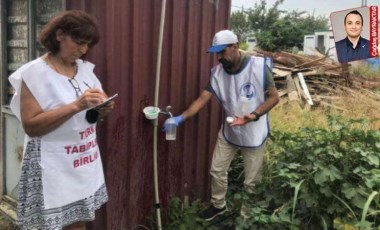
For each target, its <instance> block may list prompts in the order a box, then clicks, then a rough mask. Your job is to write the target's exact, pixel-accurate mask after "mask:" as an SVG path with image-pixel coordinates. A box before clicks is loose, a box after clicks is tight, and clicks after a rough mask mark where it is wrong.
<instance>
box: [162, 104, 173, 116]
mask: <svg viewBox="0 0 380 230" xmlns="http://www.w3.org/2000/svg"><path fill="white" fill-rule="evenodd" d="M171 109H172V106H171V105H168V106H166V108H165V112H163V111H160V113H162V114H166V115H168V116H169V117H173V114H172V113H171V112H170V110H171Z"/></svg>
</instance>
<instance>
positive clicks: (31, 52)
mask: <svg viewBox="0 0 380 230" xmlns="http://www.w3.org/2000/svg"><path fill="white" fill-rule="evenodd" d="M35 4H36V2H35V1H34V0H28V56H29V57H28V58H29V60H33V59H35V58H36V19H35V18H36V6H35Z"/></svg>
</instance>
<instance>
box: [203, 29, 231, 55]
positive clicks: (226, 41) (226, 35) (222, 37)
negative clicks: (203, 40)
mask: <svg viewBox="0 0 380 230" xmlns="http://www.w3.org/2000/svg"><path fill="white" fill-rule="evenodd" d="M235 43H238V38H237V36H236V34H234V33H233V32H232V31H230V30H222V31H219V32H218V33H216V34H215V36H214V39H213V41H212V46H211V47H210V48H208V52H210V53H219V52H221V51H222V50H224V49H225V48H226V47H227V46H228V45H230V44H235Z"/></svg>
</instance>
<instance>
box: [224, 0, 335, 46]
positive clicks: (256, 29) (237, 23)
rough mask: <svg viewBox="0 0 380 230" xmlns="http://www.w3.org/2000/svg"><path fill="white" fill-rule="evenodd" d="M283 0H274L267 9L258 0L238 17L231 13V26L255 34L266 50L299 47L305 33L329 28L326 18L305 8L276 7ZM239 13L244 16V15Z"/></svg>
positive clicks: (264, 4) (258, 42)
mask: <svg viewBox="0 0 380 230" xmlns="http://www.w3.org/2000/svg"><path fill="white" fill-rule="evenodd" d="M283 2H284V0H277V1H276V2H275V3H274V5H273V6H272V7H271V8H269V9H267V8H266V1H265V0H261V1H260V3H259V4H258V3H255V7H254V8H253V9H248V10H245V11H240V15H239V20H237V16H238V14H237V13H233V14H232V15H231V25H232V29H233V30H234V31H235V32H236V33H237V34H238V36H239V35H240V34H241V33H244V34H245V35H246V34H249V33H251V34H255V36H256V38H257V44H258V46H259V47H260V48H261V49H264V50H267V51H280V50H290V49H292V48H293V47H298V48H302V46H303V37H304V35H307V34H314V32H315V31H325V30H328V18H326V17H322V16H318V17H316V16H314V14H312V15H310V14H308V13H307V12H305V11H291V12H288V11H281V10H279V9H278V7H279V6H280V4H282V3H283ZM242 14H246V15H247V16H246V17H243V16H242ZM243 19H245V20H243ZM247 24H248V25H247ZM243 25H244V27H243ZM235 28H236V30H235ZM242 28H245V29H246V31H244V30H243V29H242ZM242 30H243V32H242ZM247 31H248V32H247Z"/></svg>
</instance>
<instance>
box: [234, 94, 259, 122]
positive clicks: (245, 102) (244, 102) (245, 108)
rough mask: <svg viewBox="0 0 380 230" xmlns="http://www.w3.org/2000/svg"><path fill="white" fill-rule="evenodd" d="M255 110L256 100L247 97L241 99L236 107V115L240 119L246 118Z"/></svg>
mask: <svg viewBox="0 0 380 230" xmlns="http://www.w3.org/2000/svg"><path fill="white" fill-rule="evenodd" d="M255 109H256V108H255V102H254V100H252V99H249V98H247V97H240V98H239V100H238V103H237V105H236V111H235V115H236V116H238V117H244V116H245V115H249V114H250V113H251V112H252V111H254V110H255Z"/></svg>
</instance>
